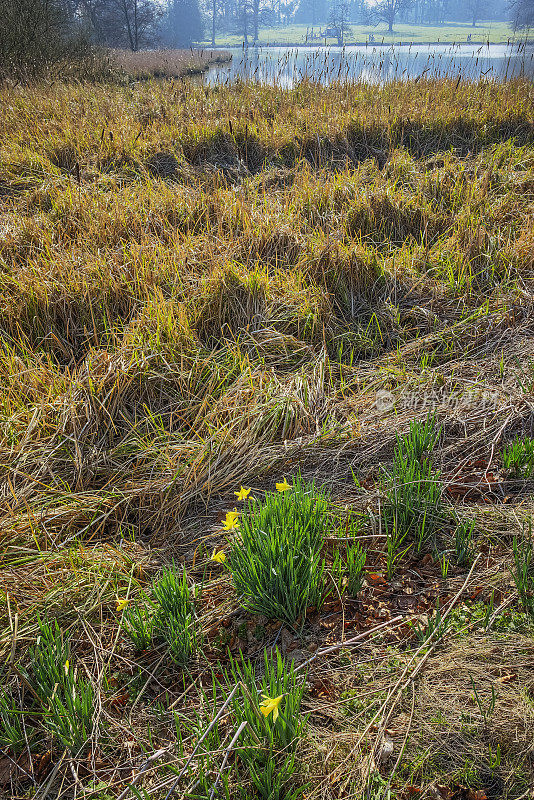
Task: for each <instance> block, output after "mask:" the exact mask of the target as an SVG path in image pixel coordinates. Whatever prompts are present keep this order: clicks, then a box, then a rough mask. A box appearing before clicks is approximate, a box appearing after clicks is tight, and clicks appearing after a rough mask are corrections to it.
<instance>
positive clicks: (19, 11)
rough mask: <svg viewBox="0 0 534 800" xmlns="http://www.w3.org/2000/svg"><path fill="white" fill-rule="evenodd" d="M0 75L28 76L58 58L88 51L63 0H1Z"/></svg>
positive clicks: (79, 56)
mask: <svg viewBox="0 0 534 800" xmlns="http://www.w3.org/2000/svg"><path fill="white" fill-rule="evenodd" d="M0 20H1V23H0V79H3V78H7V77H15V78H18V79H23V80H24V79H31V78H34V77H36V76H37V75H39V74H40V73H42V72H43V71H45V70H46V69H47V68H48V67H51V66H54V65H57V64H59V63H61V62H67V61H70V62H71V63H76V62H82V61H83V60H84V59H85V58H86V57H89V56H90V55H91V49H90V46H89V42H88V40H86V39H84V38H83V37H82V35H81V31H80V29H79V26H78V25H77V23H76V19H75V18H74V16H73V15H72V13H71V9H70V7H69V5H68V4H67V3H66V2H62V0H17V2H16V3H14V2H13V0H0Z"/></svg>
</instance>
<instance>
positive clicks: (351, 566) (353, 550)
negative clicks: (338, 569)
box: [347, 544, 367, 597]
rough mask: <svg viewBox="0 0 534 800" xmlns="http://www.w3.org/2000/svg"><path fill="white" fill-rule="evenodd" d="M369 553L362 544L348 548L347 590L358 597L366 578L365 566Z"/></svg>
mask: <svg viewBox="0 0 534 800" xmlns="http://www.w3.org/2000/svg"><path fill="white" fill-rule="evenodd" d="M366 561H367V553H366V552H365V550H364V549H363V547H362V546H361V545H360V544H355V545H351V546H350V547H348V548H347V591H348V593H349V594H350V595H351V596H352V597H356V595H357V594H358V592H359V591H360V589H361V588H362V586H363V582H364V579H365V574H364V567H365V562H366Z"/></svg>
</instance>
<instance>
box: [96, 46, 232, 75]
mask: <svg viewBox="0 0 534 800" xmlns="http://www.w3.org/2000/svg"><path fill="white" fill-rule="evenodd" d="M231 58H232V57H231V55H230V53H229V52H228V51H227V50H203V49H202V50H193V49H190V50H170V49H169V50H140V51H138V52H136V53H134V52H132V51H131V50H111V51H109V59H110V62H111V64H112V65H113V66H114V67H118V68H119V69H120V70H121V71H123V72H125V73H126V74H127V75H128V76H129V77H130V78H134V79H136V80H140V79H143V78H145V79H147V78H183V77H186V76H190V75H201V74H202V73H204V72H207V71H208V69H209V68H210V67H212V66H214V65H216V64H225V63H227V62H228V61H230V60H231Z"/></svg>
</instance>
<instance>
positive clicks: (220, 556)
mask: <svg viewBox="0 0 534 800" xmlns="http://www.w3.org/2000/svg"><path fill="white" fill-rule="evenodd" d="M211 560H212V561H216V562H217V564H224V562H225V561H226V555H225V553H223V551H222V550H219V552H218V553H216V552H215V550H214V551H213V555H212V557H211Z"/></svg>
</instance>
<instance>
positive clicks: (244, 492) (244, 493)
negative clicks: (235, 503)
mask: <svg viewBox="0 0 534 800" xmlns="http://www.w3.org/2000/svg"><path fill="white" fill-rule="evenodd" d="M251 491H252V489H245V487H244V486H242V487H241V489H240V490H239V491H238V492H234V494H235V496H236V497H237V499H238V500H241V501H243V502H244V501H245V500H246V499H247V497H248V496H249V494H250V492H251Z"/></svg>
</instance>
